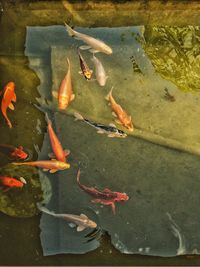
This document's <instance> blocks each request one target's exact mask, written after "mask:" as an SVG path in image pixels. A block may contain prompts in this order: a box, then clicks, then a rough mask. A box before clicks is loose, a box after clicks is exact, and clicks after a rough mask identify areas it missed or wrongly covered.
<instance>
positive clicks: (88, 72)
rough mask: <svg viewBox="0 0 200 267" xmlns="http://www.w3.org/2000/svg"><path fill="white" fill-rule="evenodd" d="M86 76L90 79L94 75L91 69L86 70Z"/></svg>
mask: <svg viewBox="0 0 200 267" xmlns="http://www.w3.org/2000/svg"><path fill="white" fill-rule="evenodd" d="M84 76H85V78H86V79H87V80H90V79H91V77H92V71H91V70H86V71H84Z"/></svg>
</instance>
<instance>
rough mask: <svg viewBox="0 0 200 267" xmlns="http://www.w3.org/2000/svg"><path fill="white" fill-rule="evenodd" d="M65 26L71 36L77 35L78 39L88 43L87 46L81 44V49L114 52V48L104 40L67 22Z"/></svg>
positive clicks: (93, 51)
mask: <svg viewBox="0 0 200 267" xmlns="http://www.w3.org/2000/svg"><path fill="white" fill-rule="evenodd" d="M65 27H66V29H67V31H68V34H69V36H72V37H75V38H76V39H78V40H82V41H83V42H84V43H86V44H87V46H81V47H80V49H82V50H86V49H89V51H90V52H92V53H97V52H102V53H105V54H108V55H110V54H112V48H111V47H110V46H108V45H107V44H105V43H104V42H103V41H101V40H98V39H95V38H94V37H92V36H89V35H87V34H84V33H80V32H77V31H75V30H73V29H72V28H71V27H70V26H69V25H67V24H66V23H65Z"/></svg>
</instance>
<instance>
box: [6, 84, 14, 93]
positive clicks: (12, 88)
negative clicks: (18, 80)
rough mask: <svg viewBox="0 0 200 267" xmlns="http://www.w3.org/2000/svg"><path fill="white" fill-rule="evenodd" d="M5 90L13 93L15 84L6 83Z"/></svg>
mask: <svg viewBox="0 0 200 267" xmlns="http://www.w3.org/2000/svg"><path fill="white" fill-rule="evenodd" d="M5 89H6V90H9V91H14V89H15V83H14V82H9V83H7V84H6V86H5Z"/></svg>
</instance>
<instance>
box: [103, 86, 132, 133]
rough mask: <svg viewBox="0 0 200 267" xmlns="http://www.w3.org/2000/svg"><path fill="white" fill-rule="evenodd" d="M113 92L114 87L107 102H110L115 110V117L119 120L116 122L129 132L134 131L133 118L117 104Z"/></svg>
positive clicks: (107, 97)
mask: <svg viewBox="0 0 200 267" xmlns="http://www.w3.org/2000/svg"><path fill="white" fill-rule="evenodd" d="M112 90H113V87H112V88H111V90H110V92H109V94H108V95H107V96H106V100H108V101H109V102H110V104H111V107H112V110H113V113H112V114H113V116H115V117H117V118H118V119H117V120H116V122H117V123H118V124H122V125H123V126H124V127H126V128H127V129H128V130H129V131H131V132H132V131H133V123H132V119H131V116H129V115H128V114H127V113H126V112H125V111H124V110H123V108H122V107H121V106H120V105H119V104H117V102H116V101H115V99H114V98H113V96H112Z"/></svg>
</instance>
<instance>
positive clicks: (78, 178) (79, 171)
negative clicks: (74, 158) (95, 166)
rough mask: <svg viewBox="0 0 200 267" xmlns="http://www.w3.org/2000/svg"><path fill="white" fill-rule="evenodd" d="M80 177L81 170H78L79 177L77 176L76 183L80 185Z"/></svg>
mask: <svg viewBox="0 0 200 267" xmlns="http://www.w3.org/2000/svg"><path fill="white" fill-rule="evenodd" d="M80 176H81V170H80V169H78V172H77V176H76V181H77V183H78V184H79V185H80Z"/></svg>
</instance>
